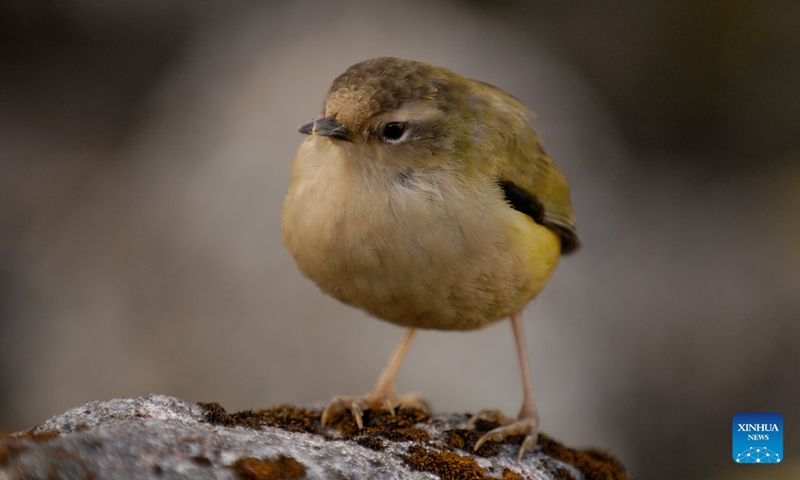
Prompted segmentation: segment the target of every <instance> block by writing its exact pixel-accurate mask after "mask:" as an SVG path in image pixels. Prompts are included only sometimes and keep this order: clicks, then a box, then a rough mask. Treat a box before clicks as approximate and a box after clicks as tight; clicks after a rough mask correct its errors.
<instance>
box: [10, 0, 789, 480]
mask: <svg viewBox="0 0 800 480" xmlns="http://www.w3.org/2000/svg"><path fill="white" fill-rule="evenodd" d="M600 3H601V2H544V1H521V0H520V1H512V0H507V1H496V2H481V1H443V2H430V1H428V2H421V1H405V2H385V3H377V2H353V3H342V2H325V3H322V2H311V1H296V2H285V3H277V2H269V3H268V2H257V1H221V0H220V1H213V0H205V1H197V0H191V1H190V0H147V1H137V2H130V1H123V0H104V1H99V0H96V1H94V0H63V1H55V0H53V1H44V0H39V1H33V0H29V1H10V2H9V1H6V2H2V3H0V429H4V430H6V431H16V430H20V429H24V428H28V427H31V426H33V425H36V424H39V423H42V422H43V421H45V420H46V419H47V418H48V417H50V416H52V415H55V414H58V413H60V412H63V411H65V410H66V409H68V408H71V407H75V406H78V405H80V404H82V403H83V402H86V401H89V400H93V399H99V398H111V397H125V396H139V395H144V394H147V393H151V392H158V393H166V394H171V395H176V396H178V397H181V398H183V399H185V400H188V401H204V402H210V401H217V402H221V403H222V405H223V406H224V407H225V408H227V409H228V410H241V409H249V408H258V407H265V406H270V405H275V404H278V403H283V402H292V403H310V402H315V401H322V400H327V399H328V398H330V397H331V396H333V395H335V394H358V393H364V392H366V391H368V390H369V389H370V388H371V387H372V384H373V382H374V381H375V379H376V377H377V375H378V373H379V371H380V369H381V368H382V366H383V364H384V362H385V361H386V359H387V358H388V356H389V353H390V352H391V350H392V348H393V346H394V344H395V343H396V341H397V340H398V339H399V338H400V336H401V334H402V329H400V328H398V327H396V326H393V325H390V324H387V323H383V322H380V321H377V320H373V319H370V318H368V317H367V316H366V315H364V314H363V313H361V312H359V311H356V310H354V309H352V308H350V307H347V306H344V305H341V304H339V303H337V302H336V301H334V300H332V299H330V298H328V297H326V296H324V295H323V294H322V293H321V292H320V291H319V290H317V288H316V287H315V286H314V285H313V284H312V283H311V282H310V281H308V280H306V279H304V278H303V277H302V276H301V275H300V274H299V273H298V272H297V270H296V269H295V266H294V264H293V261H292V259H291V258H290V257H289V255H288V254H287V253H286V251H285V250H284V248H283V245H282V243H281V237H280V220H279V211H280V204H281V201H282V197H283V194H284V192H285V189H286V187H287V183H288V178H289V168H290V165H291V162H292V158H293V155H294V152H295V150H296V148H297V146H298V145H299V143H300V141H301V140H302V138H301V135H300V134H298V133H297V132H296V127H297V126H298V125H301V124H303V123H305V122H307V121H309V120H311V119H312V118H313V117H315V116H316V115H318V114H319V112H320V109H321V106H322V101H323V99H324V96H325V93H326V91H327V88H328V86H329V85H330V82H331V81H332V80H333V78H334V77H335V76H336V75H338V74H339V73H341V72H342V71H343V70H344V69H345V68H347V67H348V66H349V65H351V64H353V63H355V62H358V61H360V60H363V59H366V58H369V57H373V56H379V55H392V56H399V57H405V58H413V59H416V60H421V61H425V62H429V63H433V64H437V65H441V66H445V67H449V68H451V69H453V70H454V71H456V72H458V73H461V74H463V75H466V76H469V77H472V78H477V79H480V80H483V81H486V82H489V83H492V84H495V85H497V86H499V87H501V88H503V89H505V90H507V91H509V92H511V93H513V94H514V95H516V96H517V97H519V98H520V99H521V100H523V101H524V102H525V103H527V104H528V105H530V106H531V107H532V108H533V109H534V110H535V111H536V112H537V114H538V116H537V117H536V118H535V119H534V120H533V125H534V127H535V128H536V130H537V131H538V132H539V133H540V134H541V135H542V137H543V139H544V146H545V148H546V149H547V151H548V153H550V155H551V156H552V157H553V158H554V159H555V160H556V162H557V163H558V164H559V166H560V167H561V168H562V170H563V171H564V172H565V174H566V175H567V178H568V179H569V181H570V183H571V186H572V191H573V202H574V206H575V210H576V213H577V217H578V222H579V223H578V228H579V232H580V233H581V236H582V239H583V242H584V248H583V249H582V250H580V251H579V252H578V253H577V254H575V255H573V256H570V257H566V258H564V260H563V262H562V264H561V266H560V268H559V270H558V271H557V272H556V275H555V276H554V278H553V280H552V281H551V282H550V284H549V285H548V287H547V288H546V289H545V291H544V292H543V293H542V294H541V295H540V297H539V298H538V299H537V300H536V301H535V302H533V304H532V305H531V306H530V307H529V308H528V310H527V312H526V316H527V320H528V321H527V337H528V345H529V348H530V350H531V357H532V358H531V365H532V369H533V376H534V385H535V390H536V395H537V399H538V403H539V407H540V410H541V416H542V429H543V431H544V432H546V433H548V434H550V435H552V436H554V437H556V438H558V439H560V440H562V441H564V442H566V443H568V444H570V445H572V446H590V445H593V446H597V447H600V448H603V449H609V450H610V451H612V452H613V453H615V454H617V455H618V456H619V457H620V458H621V459H622V460H623V461H624V462H625V463H626V464H627V465H628V467H629V469H630V471H631V473H632V474H633V475H635V476H637V477H638V478H641V479H674V478H685V479H691V478H703V479H706V478H707V479H719V478H731V479H747V478H759V479H772V478H774V479H779V478H780V479H783V478H798V476H800V467H799V466H798V465H800V461H798V458H800V448H798V445H797V442H796V441H795V440H794V439H796V438H797V436H798V435H800V420H799V418H800V380H798V373H799V372H798V370H800V368H798V367H800V322H798V319H800V188H798V184H799V183H800V95H798V86H800V61H798V60H799V59H800V33H798V32H800V3H798V2H796V1H791V0H775V1H771V2H751V1H745V0H728V1H705V2H696V1H688V0H677V1H665V0H660V1H659V0H619V1H615V2H603V5H602V6H601V5H600ZM518 376H519V374H518V368H517V365H516V360H515V353H514V350H513V344H512V337H511V330H510V328H509V324H508V322H501V323H499V324H497V325H496V326H493V327H491V328H488V329H486V330H484V331H479V332H471V333H442V332H422V334H421V335H419V336H418V337H417V340H416V342H415V344H414V345H413V346H412V349H411V352H410V358H408V359H407V361H406V362H405V365H404V366H403V369H402V372H401V375H400V378H399V385H398V388H399V390H400V391H417V392H421V393H423V394H424V396H425V397H427V398H428V399H429V400H430V401H431V403H432V404H433V406H434V408H435V409H436V410H438V411H469V412H474V411H476V410H478V409H481V408H485V407H501V408H502V409H504V410H505V411H506V412H507V413H511V414H515V413H516V411H517V409H518V408H519V403H520V401H521V389H520V385H519V380H518ZM741 411H777V412H779V413H782V414H783V416H784V420H785V425H786V430H787V434H786V457H787V458H788V460H787V461H786V462H784V464H782V465H780V466H777V467H772V468H756V469H753V468H744V467H742V466H737V465H735V464H734V463H733V461H732V460H731V443H730V429H731V419H732V417H733V415H734V414H735V413H738V412H741Z"/></svg>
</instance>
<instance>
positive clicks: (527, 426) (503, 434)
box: [469, 410, 539, 460]
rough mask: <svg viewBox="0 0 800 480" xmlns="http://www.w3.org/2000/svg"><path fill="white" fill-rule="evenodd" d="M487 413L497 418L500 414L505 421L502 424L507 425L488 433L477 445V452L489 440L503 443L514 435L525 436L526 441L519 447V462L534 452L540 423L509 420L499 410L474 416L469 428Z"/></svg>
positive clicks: (530, 420)
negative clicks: (528, 452)
mask: <svg viewBox="0 0 800 480" xmlns="http://www.w3.org/2000/svg"><path fill="white" fill-rule="evenodd" d="M487 413H488V414H489V416H492V417H496V415H498V414H499V416H500V417H502V420H504V421H501V422H500V423H505V425H502V426H500V427H497V428H493V429H492V430H489V431H488V432H486V433H485V434H484V435H483V436H482V437H481V438H479V439H478V441H477V442H476V443H475V448H474V449H473V450H475V451H477V450H478V449H479V448H481V446H482V445H483V444H484V443H486V442H488V441H489V440H491V441H493V442H502V441H503V440H505V439H506V438H508V437H511V436H514V435H525V439H524V440H523V441H522V445H521V446H520V447H519V455H518V456H517V460H521V459H522V455H523V454H524V453H525V452H526V451H528V450H532V449H533V447H534V446H535V445H536V441H537V440H538V437H539V435H538V433H537V425H538V422H537V421H536V420H535V419H530V418H521V419H518V420H509V419H508V418H507V417H505V415H503V414H502V413H499V411H497V410H482V411H480V412H478V413H476V414H475V415H473V417H472V419H470V422H469V426H470V427H471V426H472V424H474V421H477V419H478V418H480V417H482V416H486V415H487Z"/></svg>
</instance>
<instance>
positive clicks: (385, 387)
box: [320, 328, 430, 429]
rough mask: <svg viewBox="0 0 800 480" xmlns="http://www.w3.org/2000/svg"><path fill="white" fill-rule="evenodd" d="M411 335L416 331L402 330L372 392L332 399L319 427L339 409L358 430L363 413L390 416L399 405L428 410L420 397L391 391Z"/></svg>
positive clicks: (412, 336) (361, 425)
mask: <svg viewBox="0 0 800 480" xmlns="http://www.w3.org/2000/svg"><path fill="white" fill-rule="evenodd" d="M415 332H416V329H414V328H409V329H408V330H406V333H405V335H403V338H402V339H401V340H400V343H398V344H397V346H396V347H395V349H394V352H392V356H391V357H389V361H388V362H387V363H386V366H385V367H383V371H382V372H381V374H380V376H379V377H378V381H377V382H375V388H373V389H372V392H370V393H368V394H366V395H364V396H363V397H336V398H334V399H333V400H331V402H330V403H328V405H327V406H326V407H325V410H323V412H322V418H321V420H320V423H321V424H322V426H323V427H324V426H325V424H326V423H327V421H328V417H329V416H330V414H331V412H333V411H334V410H339V409H349V410H350V412H351V413H352V414H353V418H354V419H355V421H356V424H357V425H358V428H359V429H361V428H364V424H363V421H362V417H363V416H364V410H388V411H389V412H390V413H391V414H392V416H394V409H395V408H396V407H398V406H400V405H403V406H406V407H412V408H419V409H421V410H424V411H430V408H429V407H428V405H427V403H426V402H425V400H423V399H422V398H421V397H419V396H417V395H413V394H409V395H397V392H396V391H395V388H394V382H395V379H396V378H397V373H398V372H399V371H400V365H401V364H402V363H403V358H405V356H406V352H407V351H408V347H410V346H411V340H413V339H414V333H415Z"/></svg>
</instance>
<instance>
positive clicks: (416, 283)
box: [281, 57, 580, 458]
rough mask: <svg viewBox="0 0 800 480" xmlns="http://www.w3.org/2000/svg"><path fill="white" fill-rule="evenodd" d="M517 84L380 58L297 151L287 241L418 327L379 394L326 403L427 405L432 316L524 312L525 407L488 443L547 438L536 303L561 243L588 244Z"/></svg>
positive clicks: (345, 292) (516, 325) (357, 73)
mask: <svg viewBox="0 0 800 480" xmlns="http://www.w3.org/2000/svg"><path fill="white" fill-rule="evenodd" d="M532 115H533V112H532V111H531V110H530V109H528V107H526V106H525V105H524V104H522V103H521V102H520V101H519V100H517V99H516V98H514V97H513V96H511V95H510V94H508V93H506V92H504V91H502V90H500V89H499V88H496V87H494V86H492V85H489V84H486V83H483V82H479V81H475V80H470V79H467V78H464V77H462V76H460V75H457V74H455V73H453V72H452V71H450V70H447V69H445V68H440V67H436V66H433V65H428V64H425V63H421V62H417V61H412V60H403V59H398V58H390V57H380V58H373V59H369V60H365V61H363V62H360V63H357V64H355V65H353V66H351V67H350V68H348V69H347V70H346V71H345V72H344V73H342V74H341V75H339V76H338V77H337V78H336V79H335V80H334V81H333V84H332V85H331V87H330V90H329V91H328V95H327V98H326V100H325V105H324V108H323V112H322V116H321V117H320V118H318V119H316V120H314V121H312V122H310V123H308V124H306V125H303V126H302V127H300V128H299V131H300V133H303V134H306V135H308V138H307V139H305V141H303V143H302V144H301V145H300V148H299V150H298V152H297V155H296V157H295V159H294V165H293V166H292V173H291V182H290V185H289V189H288V192H287V193H286V198H285V200H284V203H283V207H282V211H281V224H282V231H283V241H284V244H285V245H286V248H287V249H288V251H289V253H290V254H291V255H292V256H293V257H294V259H295V262H296V263H297V266H298V268H299V269H300V271H301V272H302V273H303V274H304V275H305V276H306V277H308V278H310V279H311V280H313V281H314V282H315V283H316V284H317V285H318V286H319V287H320V288H321V289H322V290H323V291H324V292H325V293H327V294H329V295H331V296H332V297H334V298H336V299H338V300H340V301H342V302H344V303H347V304H350V305H353V306H355V307H358V308H361V309H363V310H365V311H367V312H368V313H370V314H371V315H373V316H375V317H377V318H379V319H382V320H386V321H388V322H392V323H395V324H398V325H402V326H404V327H407V331H406V333H405V335H404V336H403V338H402V340H401V341H400V343H399V344H398V346H397V347H396V348H395V351H394V353H393V354H392V356H391V358H390V360H389V362H388V364H387V365H386V367H385V368H384V370H383V372H382V373H381V375H380V377H379V379H378V381H377V383H376V385H375V388H374V389H373V391H372V392H371V393H369V394H367V395H365V396H363V397H337V398H334V400H333V401H331V402H330V403H329V404H328V406H327V408H326V409H325V411H324V412H323V415H322V424H323V425H324V424H325V422H326V420H327V419H328V418H329V416H330V413H331V412H332V411H334V410H337V409H349V410H350V411H351V412H352V414H353V416H354V417H355V420H356V422H357V424H358V426H359V427H360V428H363V424H362V415H363V412H364V410H366V409H386V410H389V411H390V412H392V413H394V408H396V407H397V406H399V405H407V406H408V405H413V406H422V405H424V402H423V401H422V400H421V399H420V398H419V397H416V396H400V395H398V394H397V393H396V391H395V387H394V383H395V378H396V376H397V373H398V370H399V368H400V364H401V362H402V360H403V357H404V356H405V354H406V352H407V350H408V347H409V345H410V344H411V341H412V339H413V337H414V333H415V332H416V329H418V328H424V329H436V330H474V329H478V328H483V327H486V326H488V325H491V324H493V323H495V322H497V321H498V320H501V319H503V318H505V317H510V319H511V323H512V326H513V331H514V337H515V340H516V347H517V352H518V356H519V363H520V368H521V371H522V385H523V392H524V398H523V402H522V408H521V409H520V412H519V415H518V416H517V418H516V419H511V418H508V417H506V416H505V415H503V414H502V413H501V412H500V411H499V410H482V411H480V412H478V413H477V414H476V415H475V416H473V417H472V419H471V420H470V422H469V424H468V428H471V427H472V426H473V425H474V423H475V421H476V420H478V419H479V418H489V419H493V420H495V421H497V422H498V423H500V424H501V426H499V427H497V428H496V429H494V430H491V431H489V432H488V433H486V434H485V435H484V436H483V437H481V438H480V440H479V441H478V442H477V445H476V446H475V449H476V450H477V449H478V448H479V447H480V446H481V445H482V444H483V443H484V442H486V441H488V440H492V441H502V440H504V439H505V438H506V437H508V436H511V435H525V440H524V441H523V444H522V447H521V448H520V451H519V458H521V457H522V455H523V453H524V452H525V451H526V450H529V449H531V448H532V447H533V446H534V445H535V444H536V440H537V435H538V427H539V415H538V412H537V409H536V404H535V403H534V398H533V387H532V384H531V377H530V371H529V367H528V358H527V352H526V347H525V336H524V334H523V325H522V310H523V308H524V307H525V305H526V304H527V303H528V302H529V301H530V300H531V299H533V298H534V297H535V296H536V295H537V294H538V293H539V292H540V291H541V290H542V288H543V287H544V285H545V283H546V282H547V280H548V279H549V278H550V276H551V274H552V273H553V271H554V269H555V268H556V264H557V263H558V260H559V257H560V255H561V254H565V253H569V252H572V251H574V250H575V249H577V248H578V246H579V245H580V242H579V240H578V235H577V231H576V229H575V217H574V214H573V212H572V206H571V203H570V197H569V188H568V186H567V181H566V179H565V178H564V175H562V173H561V172H560V171H559V170H558V168H557V167H556V166H555V164H554V163H553V161H552V160H551V159H550V157H548V156H547V155H546V154H545V153H544V150H542V147H541V145H540V138H539V136H538V135H537V133H536V132H535V131H534V130H533V128H532V127H531V126H530V124H529V119H530V118H531V117H532Z"/></svg>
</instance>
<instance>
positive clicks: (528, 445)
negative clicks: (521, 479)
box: [517, 434, 539, 461]
mask: <svg viewBox="0 0 800 480" xmlns="http://www.w3.org/2000/svg"><path fill="white" fill-rule="evenodd" d="M538 437H539V435H534V434H530V435H528V436H526V437H525V440H523V441H522V445H520V447H519V455H517V461H519V460H522V455H523V454H524V453H525V452H526V451H528V450H533V447H534V446H536V441H537V440H538Z"/></svg>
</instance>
